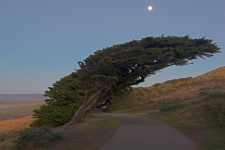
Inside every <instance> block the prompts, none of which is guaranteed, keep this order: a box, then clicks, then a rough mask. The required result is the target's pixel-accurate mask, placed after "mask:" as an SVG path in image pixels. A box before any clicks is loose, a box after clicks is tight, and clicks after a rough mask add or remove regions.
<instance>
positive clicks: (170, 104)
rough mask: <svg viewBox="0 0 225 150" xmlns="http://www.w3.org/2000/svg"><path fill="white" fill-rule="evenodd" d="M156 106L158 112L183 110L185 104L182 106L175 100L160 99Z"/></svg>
mask: <svg viewBox="0 0 225 150" xmlns="http://www.w3.org/2000/svg"><path fill="white" fill-rule="evenodd" d="M158 105H159V110H160V111H169V110H175V109H178V108H183V107H184V106H185V105H186V104H183V103H181V102H179V100H176V99H161V100H160V101H159V102H158Z"/></svg>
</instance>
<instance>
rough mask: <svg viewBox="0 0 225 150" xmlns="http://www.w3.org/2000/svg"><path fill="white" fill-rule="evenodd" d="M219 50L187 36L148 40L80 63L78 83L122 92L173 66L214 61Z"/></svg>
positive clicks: (105, 51) (102, 52) (120, 46)
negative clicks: (190, 61)
mask: <svg viewBox="0 0 225 150" xmlns="http://www.w3.org/2000/svg"><path fill="white" fill-rule="evenodd" d="M218 52H219V48H218V47H217V46H216V45H215V44H214V43H212V40H208V39H205V38H200V39H191V38H189V37H188V36H184V37H176V36H167V37H164V36H160V37H155V38H154V37H146V38H143V39H142V40H133V41H131V42H127V43H124V44H118V45H114V46H112V47H107V48H105V49H103V50H98V51H96V52H95V53H94V54H93V55H90V56H89V57H88V58H86V59H85V60H84V62H79V65H80V68H81V69H79V70H77V75H78V76H79V79H80V80H81V81H83V83H84V84H85V85H87V87H90V88H93V87H95V88H97V89H105V90H112V91H119V90H121V89H124V88H126V87H129V86H132V85H136V84H139V83H141V82H144V79H145V78H146V77H147V76H149V75H152V74H155V73H156V72H158V71H159V70H161V69H163V68H166V67H168V66H171V65H186V64H187V63H188V61H189V60H193V59H196V58H198V57H202V58H204V57H211V56H212V54H213V53H218Z"/></svg>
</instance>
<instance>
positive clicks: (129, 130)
mask: <svg viewBox="0 0 225 150" xmlns="http://www.w3.org/2000/svg"><path fill="white" fill-rule="evenodd" d="M108 115H110V116H113V117H118V118H120V119H121V126H120V127H119V128H118V130H117V131H116V133H115V134H114V136H113V137H112V138H111V140H109V141H108V142H107V143H106V144H105V145H104V146H103V147H102V148H101V149H100V150H198V148H197V146H196V144H195V143H194V142H193V141H192V140H191V139H189V138H188V137H187V136H185V135H184V134H183V133H181V132H180V131H178V130H176V129H175V128H173V127H171V126H169V125H167V124H165V123H163V122H159V121H156V120H152V119H149V118H145V117H142V116H136V115H131V114H114V113H110V114H108Z"/></svg>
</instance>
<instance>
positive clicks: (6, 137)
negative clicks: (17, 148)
mask: <svg viewBox="0 0 225 150" xmlns="http://www.w3.org/2000/svg"><path fill="white" fill-rule="evenodd" d="M32 121H33V118H32V116H27V117H22V118H14V119H8V120H3V121H1V122H0V149H2V148H3V147H8V146H12V145H14V140H16V139H17V137H18V133H19V132H21V131H23V130H25V129H26V128H28V127H29V126H30V123H31V122H32Z"/></svg>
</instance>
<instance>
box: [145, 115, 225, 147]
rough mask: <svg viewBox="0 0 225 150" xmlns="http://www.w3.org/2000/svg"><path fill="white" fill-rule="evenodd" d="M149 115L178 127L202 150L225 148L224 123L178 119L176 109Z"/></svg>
mask: <svg viewBox="0 0 225 150" xmlns="http://www.w3.org/2000/svg"><path fill="white" fill-rule="evenodd" d="M147 116H148V117H151V118H154V119H157V120H161V121H163V122H166V123H167V124H169V125H171V126H173V127H175V128H177V129H178V130H180V131H181V132H183V133H185V134H186V135H188V136H189V137H190V138H191V139H192V140H194V141H195V142H196V143H197V144H198V146H199V147H200V148H201V149H202V150H224V147H225V127H224V126H223V125H220V124H217V123H213V122H211V123H210V122H209V123H199V122H185V121H181V120H177V119H176V118H175V117H174V116H176V111H167V112H153V113H149V114H148V115H147Z"/></svg>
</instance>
